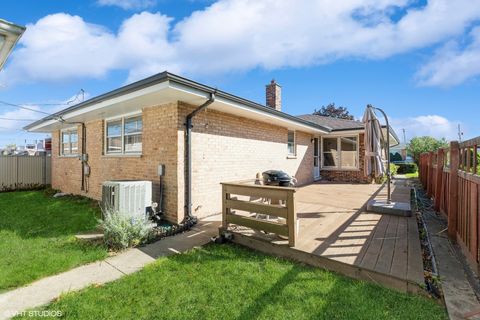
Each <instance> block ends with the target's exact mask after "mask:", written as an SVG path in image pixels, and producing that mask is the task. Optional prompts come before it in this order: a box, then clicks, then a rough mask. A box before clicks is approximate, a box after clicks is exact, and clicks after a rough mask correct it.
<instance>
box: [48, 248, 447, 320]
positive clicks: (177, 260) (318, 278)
mask: <svg viewBox="0 0 480 320" xmlns="http://www.w3.org/2000/svg"><path fill="white" fill-rule="evenodd" d="M41 310H50V311H54V310H58V311H61V312H62V313H63V316H64V318H66V319H295V320H297V319H428V320H432V319H447V315H446V313H445V311H444V309H443V308H442V307H441V306H439V305H438V304H436V303H435V302H434V301H432V300H429V299H426V298H424V297H420V296H414V295H406V294H401V293H397V292H394V291H392V290H388V289H385V288H382V287H379V286H375V285H372V284H369V283H365V282H360V281H355V280H351V279H348V278H345V277H342V276H339V275H336V274H333V273H330V272H326V271H323V270H321V269H318V268H312V267H308V266H304V265H300V264H297V263H294V262H290V261H287V260H283V259H278V258H274V257H270V256H266V255H263V254H260V253H255V252H253V251H251V250H247V249H243V248H241V247H238V246H235V245H213V244H211V245H207V246H205V247H203V248H199V249H195V250H193V251H191V252H189V253H187V254H181V255H175V256H172V257H168V258H161V259H159V260H158V261H157V262H155V263H153V264H151V265H149V266H147V267H146V268H145V269H143V270H142V271H140V272H138V273H135V274H132V275H129V276H126V277H124V278H122V279H120V280H118V281H115V282H112V283H109V284H106V285H104V286H96V287H90V288H88V289H85V290H83V291H81V292H78V293H69V294H67V295H65V296H63V297H61V298H60V299H59V300H57V301H56V302H54V303H53V304H51V305H49V306H47V307H45V308H44V309H41Z"/></svg>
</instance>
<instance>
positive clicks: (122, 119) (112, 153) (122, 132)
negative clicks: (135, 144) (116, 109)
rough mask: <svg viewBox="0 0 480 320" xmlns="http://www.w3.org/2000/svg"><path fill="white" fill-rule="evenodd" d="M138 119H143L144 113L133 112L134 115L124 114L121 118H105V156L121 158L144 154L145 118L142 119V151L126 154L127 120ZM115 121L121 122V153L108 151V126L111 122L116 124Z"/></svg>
mask: <svg viewBox="0 0 480 320" xmlns="http://www.w3.org/2000/svg"><path fill="white" fill-rule="evenodd" d="M136 117H142V112H133V113H127V114H122V115H119V116H115V117H110V118H105V119H104V121H103V122H104V123H103V154H105V155H109V156H115V155H117V156H121V155H126V156H129V155H133V156H135V155H142V152H143V117H142V150H140V151H138V152H137V151H135V152H128V151H127V152H126V151H125V119H130V118H136ZM115 121H121V133H120V134H121V140H122V142H121V144H122V149H121V151H120V152H112V151H110V152H109V151H108V141H107V125H108V123H110V122H115Z"/></svg>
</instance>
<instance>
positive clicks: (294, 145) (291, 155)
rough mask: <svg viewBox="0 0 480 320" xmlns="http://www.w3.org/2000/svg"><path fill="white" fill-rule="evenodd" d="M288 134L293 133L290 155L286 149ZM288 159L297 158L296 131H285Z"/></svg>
mask: <svg viewBox="0 0 480 320" xmlns="http://www.w3.org/2000/svg"><path fill="white" fill-rule="evenodd" d="M290 132H293V153H290V150H289V148H288V144H289V141H288V134H289V133H290ZM288 157H295V158H296V157H297V131H296V130H288V131H287V158H288Z"/></svg>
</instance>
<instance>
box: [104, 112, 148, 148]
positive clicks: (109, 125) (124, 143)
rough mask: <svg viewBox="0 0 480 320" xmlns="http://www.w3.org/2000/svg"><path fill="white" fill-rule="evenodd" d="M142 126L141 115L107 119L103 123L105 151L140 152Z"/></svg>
mask: <svg viewBox="0 0 480 320" xmlns="http://www.w3.org/2000/svg"><path fill="white" fill-rule="evenodd" d="M142 128H143V123H142V115H135V116H129V117H122V118H117V119H112V120H107V121H106V123H105V153H106V154H140V153H142Z"/></svg>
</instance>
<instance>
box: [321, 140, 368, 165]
mask: <svg viewBox="0 0 480 320" xmlns="http://www.w3.org/2000/svg"><path fill="white" fill-rule="evenodd" d="M322 168H323V169H326V170H329V169H330V170H332V169H333V170H351V169H358V168H359V150H358V136H341V137H325V138H323V139H322Z"/></svg>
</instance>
